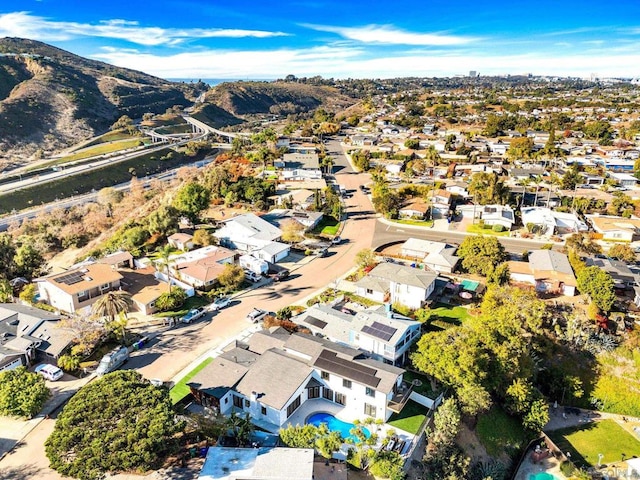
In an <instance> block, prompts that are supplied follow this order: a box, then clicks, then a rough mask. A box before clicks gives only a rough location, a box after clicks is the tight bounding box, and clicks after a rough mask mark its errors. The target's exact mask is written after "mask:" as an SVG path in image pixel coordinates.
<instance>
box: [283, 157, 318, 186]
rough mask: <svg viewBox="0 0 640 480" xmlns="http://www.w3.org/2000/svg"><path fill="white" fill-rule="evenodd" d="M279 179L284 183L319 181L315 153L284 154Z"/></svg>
mask: <svg viewBox="0 0 640 480" xmlns="http://www.w3.org/2000/svg"><path fill="white" fill-rule="evenodd" d="M282 163H283V165H282V169H281V170H280V179H281V180H282V181H285V182H291V181H305V180H319V179H321V178H322V171H321V170H320V161H319V158H318V154H317V153H285V154H284V156H283V162H282Z"/></svg>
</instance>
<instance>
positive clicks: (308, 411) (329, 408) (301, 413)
mask: <svg viewBox="0 0 640 480" xmlns="http://www.w3.org/2000/svg"><path fill="white" fill-rule="evenodd" d="M344 410H345V408H344V407H343V406H342V405H338V404H337V403H333V402H330V401H328V400H325V399H323V398H315V399H313V400H307V401H306V402H304V403H303V404H302V405H300V408H298V409H297V410H296V411H295V412H294V413H293V415H291V417H289V420H288V421H287V423H286V424H285V425H283V428H286V427H287V426H288V425H305V424H306V423H307V419H308V418H309V417H310V416H311V415H313V414H315V413H329V414H331V415H333V416H334V417H336V418H337V419H339V420H342V421H344V422H350V423H353V421H354V420H356V418H352V417H345V416H343V415H341V413H342V412H343V411H344ZM365 418H366V416H365V415H364V414H363V415H362V417H360V418H359V420H364V419H365ZM363 427H364V428H366V429H367V430H369V431H370V432H371V433H372V434H373V433H375V434H377V435H378V444H377V445H376V448H379V447H380V446H381V445H382V440H383V439H384V437H385V435H386V434H387V431H388V430H395V432H396V436H397V437H398V440H399V441H404V442H405V444H406V449H408V448H409V447H410V445H411V443H412V442H413V440H414V438H415V436H414V435H412V434H410V433H408V432H405V431H404V430H400V429H399V428H396V427H394V426H393V425H389V424H388V423H384V424H382V425H380V426H379V427H380V428H378V425H375V424H374V425H363ZM403 450H404V449H403ZM402 453H404V452H402ZM343 456H344V458H346V448H343V449H341V451H340V452H338V454H337V455H334V458H339V459H343V458H342V457H343Z"/></svg>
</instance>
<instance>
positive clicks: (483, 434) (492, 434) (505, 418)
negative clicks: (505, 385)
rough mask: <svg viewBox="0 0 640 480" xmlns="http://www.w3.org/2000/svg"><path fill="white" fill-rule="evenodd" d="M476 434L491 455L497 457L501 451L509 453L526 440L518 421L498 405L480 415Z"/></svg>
mask: <svg viewBox="0 0 640 480" xmlns="http://www.w3.org/2000/svg"><path fill="white" fill-rule="evenodd" d="M476 434H477V436H478V439H479V440H480V442H481V443H482V445H484V448H486V449H487V453H488V454H489V455H491V456H492V457H497V456H499V455H500V454H501V453H502V452H506V453H509V451H510V450H514V449H517V448H519V447H521V446H522V445H524V444H525V443H526V441H527V436H526V434H525V432H524V430H523V429H522V425H521V423H520V421H519V420H518V419H516V418H513V417H511V416H509V415H508V414H507V413H506V412H505V411H504V410H502V409H501V408H499V407H493V408H492V409H491V410H489V412H487V413H486V414H484V415H480V417H479V418H478V423H477V425H476Z"/></svg>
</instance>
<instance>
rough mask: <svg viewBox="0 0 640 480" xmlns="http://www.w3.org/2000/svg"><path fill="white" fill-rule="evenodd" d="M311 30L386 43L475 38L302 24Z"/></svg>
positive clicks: (452, 42)
mask: <svg viewBox="0 0 640 480" xmlns="http://www.w3.org/2000/svg"><path fill="white" fill-rule="evenodd" d="M303 26H305V27H307V28H311V29H313V30H318V31H321V32H330V33H335V34H337V35H340V36H341V37H344V38H348V39H350V40H356V41H358V42H363V43H379V44H386V45H436V46H444V45H464V44H467V43H471V42H474V41H476V40H477V38H473V37H463V36H458V35H447V34H443V33H416V32H407V31H405V30H400V29H398V28H395V27H393V26H389V25H366V26H364V27H333V26H327V25H313V24H305V25H303Z"/></svg>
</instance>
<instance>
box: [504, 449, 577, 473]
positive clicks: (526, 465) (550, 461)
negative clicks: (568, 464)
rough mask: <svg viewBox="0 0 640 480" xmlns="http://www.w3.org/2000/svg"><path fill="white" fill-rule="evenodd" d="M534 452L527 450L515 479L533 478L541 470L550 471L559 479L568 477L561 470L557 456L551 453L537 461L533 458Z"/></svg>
mask: <svg viewBox="0 0 640 480" xmlns="http://www.w3.org/2000/svg"><path fill="white" fill-rule="evenodd" d="M532 454H533V452H532V451H529V452H527V455H526V457H525V459H524V460H523V461H522V463H521V464H520V468H519V469H518V472H517V473H516V475H515V477H513V480H531V477H532V475H535V474H536V473H541V472H546V473H550V474H552V475H553V476H554V477H556V478H557V479H559V480H565V479H566V478H567V477H565V476H564V475H563V474H562V472H561V471H560V460H558V459H557V458H556V457H554V456H553V455H551V456H549V457H547V458H545V459H543V460H540V461H537V462H536V461H534V460H533V455H532Z"/></svg>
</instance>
